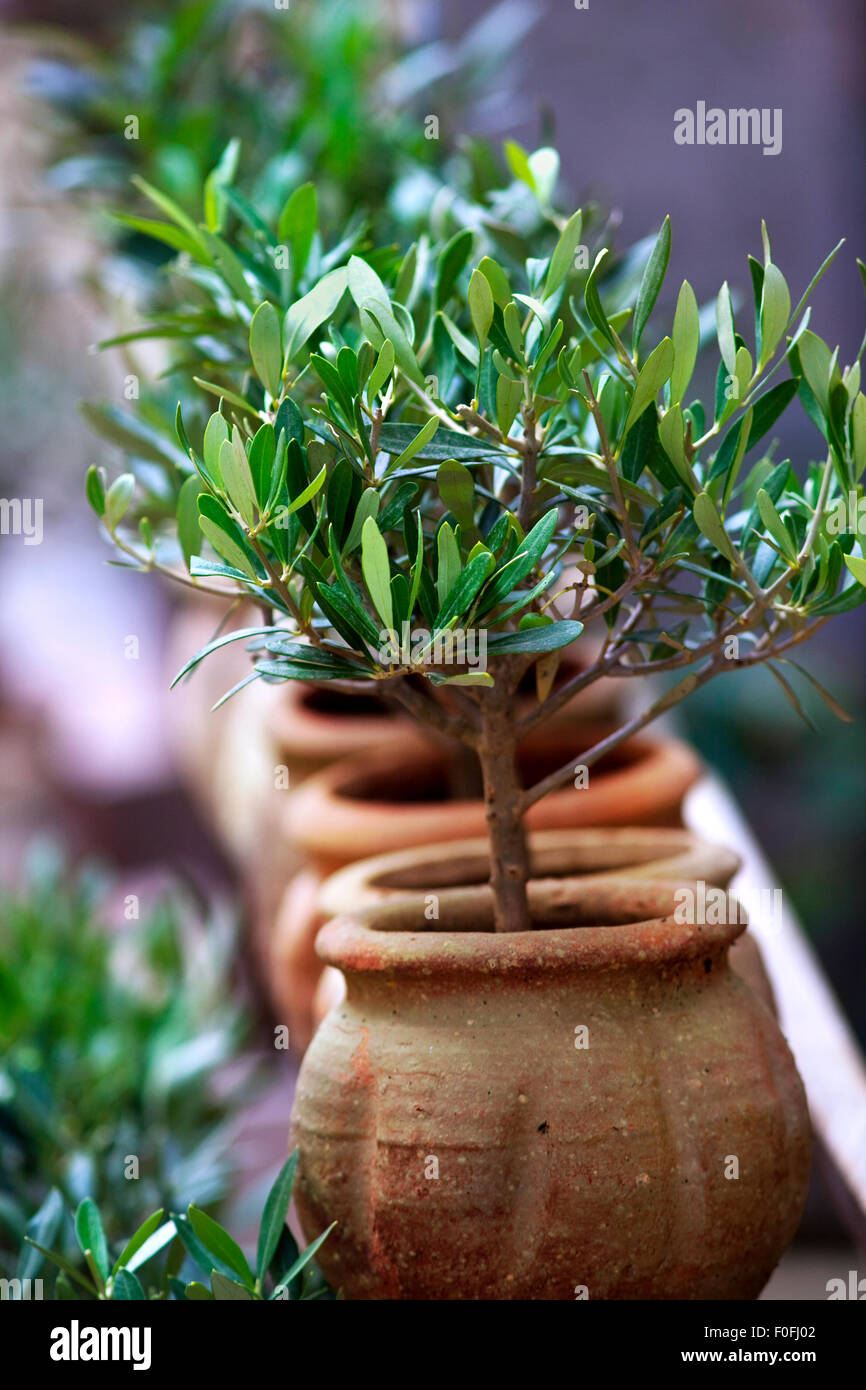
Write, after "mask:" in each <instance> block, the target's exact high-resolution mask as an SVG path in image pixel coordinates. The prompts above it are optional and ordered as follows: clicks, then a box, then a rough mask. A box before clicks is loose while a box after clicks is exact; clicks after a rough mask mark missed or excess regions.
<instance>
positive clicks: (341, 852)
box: [259, 723, 709, 1050]
mask: <svg viewBox="0 0 866 1390" xmlns="http://www.w3.org/2000/svg"><path fill="white" fill-rule="evenodd" d="M604 730H605V726H600V727H599V726H592V725H587V724H585V723H582V724H571V725H568V726H566V727H564V728H559V729H558V728H550V729H547V730H545V731H544V733H543V734H540V735H536V736H535V737H533V738H531V739H529V740H527V742H526V743H525V744H524V747H523V750H522V762H523V767H524V774H525V778H526V780H534V779H535V778H537V777H540V776H542V775H543V774H544V773H545V772H548V771H550V770H552V769H553V768H554V767H558V766H560V765H562V764H563V763H564V762H565V761H566V760H567V759H568V758H569V756H570V755H572V754H573V756H574V758H575V762H576V763H577V762H578V761H579V758H580V752H581V750H582V749H586V748H587V747H589V746H591V744H592V743H593V742H594V741H595V740H596V739H597V738H600V737H601V736H602V735H603V733H604ZM700 769H701V764H700V761H699V759H698V758H697V756H696V755H695V754H694V753H693V752H692V750H691V749H690V748H689V747H688V746H687V745H686V744H684V743H681V742H679V741H678V740H677V739H660V738H658V737H650V736H647V735H644V736H641V737H640V738H635V739H631V740H630V741H629V742H628V743H627V744H625V745H624V746H623V747H622V748H621V749H619V750H618V751H617V753H616V754H614V755H613V756H611V757H610V758H608V759H606V760H604V761H603V762H601V763H600V764H599V765H598V766H597V767H595V768H593V769H592V771H591V773H590V780H589V786H588V787H585V788H583V789H581V790H575V789H573V788H568V789H567V790H564V791H558V792H554V793H552V795H550V796H547V797H545V798H544V800H543V801H541V802H539V803H538V804H537V805H535V806H533V808H532V809H531V811H530V812H529V815H528V817H527V825H528V827H529V829H530V831H533V830H548V829H565V828H579V827H584V826H617V825H618V826H631V825H638V826H640V825H657V826H675V825H677V824H678V823H679V819H680V808H681V806H682V801H683V797H684V796H685V794H686V792H687V791H688V789H689V787H690V786H691V785H692V784H693V783H694V782H695V780H696V779H697V777H698V776H699V775H700ZM465 770H466V753H465V751H464V750H462V749H459V748H458V749H456V750H455V749H451V748H449V749H446V748H437V747H434V746H432V745H431V744H429V743H426V742H424V741H423V740H422V739H420V738H419V737H417V736H414V735H411V734H407V735H405V736H404V735H398V734H397V733H395V735H394V737H393V738H392V739H391V741H390V742H389V743H388V744H387V745H383V746H381V747H379V748H376V749H371V750H369V751H368V752H366V753H365V754H363V755H362V756H359V757H357V758H354V759H350V760H346V761H344V762H340V763H334V764H332V765H331V766H330V767H328V768H325V769H324V770H323V771H321V772H320V773H318V774H316V775H315V776H314V777H311V778H309V779H308V780H307V781H306V782H305V783H304V784H303V785H302V786H301V787H300V788H299V789H298V790H297V791H296V792H293V793H292V794H291V795H290V796H288V797H285V798H284V800H283V802H282V803H281V811H282V820H281V827H280V834H279V836H278V837H276V838H275V839H274V838H269V839H268V841H267V843H268V844H269V845H270V847H271V853H276V854H277V855H278V856H279V855H280V854H284V853H285V852H286V848H288V849H289V850H290V852H291V853H292V854H294V855H296V856H297V857H298V859H299V860H300V861H302V862H303V863H304V864H305V865H306V871H304V872H301V873H298V874H297V875H296V876H295V877H294V878H292V879H291V882H289V885H288V888H287V889H286V892H285V896H284V897H283V898H282V901H281V903H280V905H279V908H278V910H277V912H276V920H275V922H274V924H273V928H272V930H269V923H267V922H265V925H264V927H263V928H262V934H261V936H260V943H261V944H260V949H261V951H262V952H263V953H264V954H265V955H266V956H267V958H268V960H269V968H268V975H267V978H268V980H269V991H270V994H271V998H272V999H273V1001H274V1005H275V1008H276V1011H277V1014H278V1017H279V1018H280V1019H281V1021H283V1022H285V1023H287V1024H288V1026H289V1031H290V1035H291V1037H292V1039H293V1046H295V1047H296V1048H297V1049H298V1050H303V1048H304V1047H305V1046H306V1044H307V1042H308V1041H309V1038H310V1037H311V1036H312V1030H313V1026H314V1022H315V1021H316V1019H315V1017H314V1011H313V996H314V993H315V990H316V987H317V984H318V981H319V978H320V976H321V973H322V965H321V962H320V961H319V960H318V958H317V956H316V954H315V947H314V943H315V938H316V932H317V931H318V929H319V927H320V926H321V925H322V923H323V922H324V920H325V918H324V917H323V916H322V915H321V913H319V912H317V911H316V910H315V898H316V887H317V883H319V882H321V881H322V880H323V879H324V878H326V877H327V876H328V875H330V874H332V873H334V872H336V871H337V870H338V869H342V868H343V867H345V865H347V864H350V863H354V862H356V861H357V860H359V859H367V858H372V857H374V856H376V855H380V854H384V853H386V852H387V851H390V850H398V849H411V848H414V847H418V846H422V845H437V844H443V843H452V842H453V841H455V840H466V839H470V840H471V839H477V838H478V837H481V836H485V835H486V822H485V816H484V806H483V803H482V801H481V798H480V796H478V795H474V796H469V795H464V796H460V795H455V788H457V789H458V790H459V776H460V774H461V773H464V774H465ZM274 845H276V850H274ZM281 847H282V848H281ZM485 877H486V874H485ZM708 881H709V880H708ZM259 920H260V921H261V920H263V919H262V918H261V916H260V918H259Z"/></svg>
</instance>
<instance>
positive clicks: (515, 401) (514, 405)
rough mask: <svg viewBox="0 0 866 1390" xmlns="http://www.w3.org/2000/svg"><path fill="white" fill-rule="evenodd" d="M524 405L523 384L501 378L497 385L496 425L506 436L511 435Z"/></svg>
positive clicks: (505, 377)
mask: <svg viewBox="0 0 866 1390" xmlns="http://www.w3.org/2000/svg"><path fill="white" fill-rule="evenodd" d="M522 404H523V383H522V382H521V381H514V380H513V379H512V378H511V377H507V376H500V378H499V380H498V381H497V383H496V423H497V425H498V426H499V428H500V430H501V431H502V433H503V434H504V435H506V436H507V435H508V434H510V432H511V426H512V425H513V424H514V421H515V420H516V418H517V412H518V410H519V409H520V407H521V405H522Z"/></svg>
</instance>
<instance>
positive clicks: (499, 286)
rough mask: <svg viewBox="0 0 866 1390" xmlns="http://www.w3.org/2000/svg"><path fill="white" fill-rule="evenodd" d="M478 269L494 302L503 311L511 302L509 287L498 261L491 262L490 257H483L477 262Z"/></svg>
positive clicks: (506, 277)
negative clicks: (487, 285)
mask: <svg viewBox="0 0 866 1390" xmlns="http://www.w3.org/2000/svg"><path fill="white" fill-rule="evenodd" d="M478 269H479V270H480V271H481V274H482V275H483V276H484V277H485V279H486V280H487V282H488V284H489V285H490V288H491V290H492V292H493V298H494V300H495V302H496V303H497V304H498V305H499V307H500V309H504V308H505V306H506V304H508V303H509V301H510V300H511V286H510V285H509V283H508V276H507V275H506V274H505V271H504V270H503V269H502V266H501V265H500V264H499V262H498V261H494V260H492V259H491V257H490V256H485V257H484V259H483V260H481V261H479V262H478Z"/></svg>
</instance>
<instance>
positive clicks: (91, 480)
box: [85, 464, 105, 517]
mask: <svg viewBox="0 0 866 1390" xmlns="http://www.w3.org/2000/svg"><path fill="white" fill-rule="evenodd" d="M85 489H86V492H87V500H88V502H89V503H90V505H91V507H92V508H93V510H94V511H95V512H96V515H97V516H98V517H102V516H103V515H104V514H105V488H104V487H103V485H102V477H101V476H100V472H99V469H98V468H97V467H96V465H95V464H91V465H90V467H89V468H88V470H87V482H86V484H85Z"/></svg>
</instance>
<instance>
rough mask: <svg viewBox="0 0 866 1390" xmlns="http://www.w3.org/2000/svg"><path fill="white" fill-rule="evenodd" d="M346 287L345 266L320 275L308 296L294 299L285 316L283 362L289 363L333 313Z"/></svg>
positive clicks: (347, 282)
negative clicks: (284, 356)
mask: <svg viewBox="0 0 866 1390" xmlns="http://www.w3.org/2000/svg"><path fill="white" fill-rule="evenodd" d="M348 284H349V273H348V270H347V269H346V267H345V266H343V265H341V266H338V267H337V269H336V270H331V271H329V272H328V274H327V275H323V276H322V279H321V280H320V281H319V283H318V284H317V285H314V286H313V288H312V289H311V290H310V292H309V293H308V294H305V295H304V297H303V298H302V299H299V300H297V301H296V302H295V303H294V304H293V305H292V306H291V308H290V309H289V311H288V313H287V314H286V361H287V362H291V360H292V358H293V357H294V356H295V354H296V353H297V352H298V351H299V350H300V349H301V348H302V347H303V346H304V344H305V343H306V341H307V339H308V338H310V337H311V336H312V334H313V333H315V331H316V329H317V328H319V327H321V325H322V324H323V323H324V322H325V320H326V319H329V318H330V317H331V315H332V314H333V313H334V311H335V309H336V308H337V305H338V304H339V302H340V300H341V299H342V298H343V295H344V294H345V293H346V289H347V287H348Z"/></svg>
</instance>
